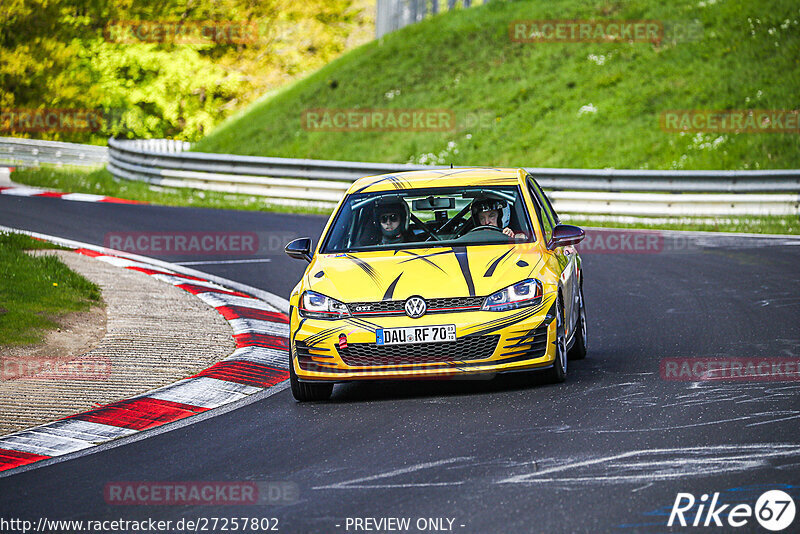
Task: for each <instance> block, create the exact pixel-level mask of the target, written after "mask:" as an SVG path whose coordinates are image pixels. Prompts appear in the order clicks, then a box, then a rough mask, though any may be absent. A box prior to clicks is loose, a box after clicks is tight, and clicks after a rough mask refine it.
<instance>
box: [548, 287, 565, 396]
mask: <svg viewBox="0 0 800 534" xmlns="http://www.w3.org/2000/svg"><path fill="white" fill-rule="evenodd" d="M555 321H556V340H555V341H554V342H553V344H554V345H555V346H556V359H555V360H554V361H553V367H551V368H550V369H548V370H547V373H548V376H547V378H548V381H549V382H552V383H558V382H563V381H564V380H566V378H567V331H566V321H565V318H564V305H563V304H562V303H561V296H559V298H558V299H557V300H556V319H555Z"/></svg>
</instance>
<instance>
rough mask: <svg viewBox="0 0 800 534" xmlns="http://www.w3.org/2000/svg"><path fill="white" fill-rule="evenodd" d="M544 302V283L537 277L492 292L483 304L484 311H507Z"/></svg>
mask: <svg viewBox="0 0 800 534" xmlns="http://www.w3.org/2000/svg"><path fill="white" fill-rule="evenodd" d="M540 302H542V283H541V282H540V281H539V280H536V279H535V278H530V279H528V280H523V281H522V282H518V283H516V284H514V285H511V286H508V287H507V288H505V289H501V290H500V291H498V292H497V293H492V294H491V295H489V296H488V297H486V300H485V301H484V303H483V306H481V310H484V311H506V310H515V309H517V308H522V307H523V306H534V305H536V304H539V303H540Z"/></svg>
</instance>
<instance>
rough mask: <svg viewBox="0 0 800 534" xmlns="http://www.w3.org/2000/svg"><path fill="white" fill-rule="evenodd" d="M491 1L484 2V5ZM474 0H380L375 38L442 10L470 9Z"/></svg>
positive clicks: (485, 0)
mask: <svg viewBox="0 0 800 534" xmlns="http://www.w3.org/2000/svg"><path fill="white" fill-rule="evenodd" d="M488 2H489V0H483V2H482V3H483V4H486V3H488ZM472 3H473V2H472V0H459V1H458V2H457V1H456V0H441V1H440V0H378V1H377V3H376V6H375V38H376V39H380V38H381V37H383V36H384V35H386V34H387V33H390V32H393V31H395V30H399V29H400V28H402V27H404V26H408V25H409V24H414V23H416V22H419V21H421V20H422V19H424V18H425V17H426V16H427V14H428V13H430V14H431V15H436V14H437V13H439V11H440V10H444V11H452V10H453V9H455V8H456V5H457V4H460V5H461V7H463V8H469V7H470V6H471V5H472Z"/></svg>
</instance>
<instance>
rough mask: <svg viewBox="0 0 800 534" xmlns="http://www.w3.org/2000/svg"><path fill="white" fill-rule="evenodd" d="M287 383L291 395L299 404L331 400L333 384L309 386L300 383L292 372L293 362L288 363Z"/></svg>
mask: <svg viewBox="0 0 800 534" xmlns="http://www.w3.org/2000/svg"><path fill="white" fill-rule="evenodd" d="M289 383H290V384H291V386H292V395H293V396H294V398H295V399H296V400H298V401H300V402H307V401H326V400H328V399H330V398H331V394H332V393H333V384H310V383H308V382H300V380H298V379H297V375H296V374H295V372H294V362H291V361H290V362H289Z"/></svg>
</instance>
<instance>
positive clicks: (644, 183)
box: [108, 139, 800, 216]
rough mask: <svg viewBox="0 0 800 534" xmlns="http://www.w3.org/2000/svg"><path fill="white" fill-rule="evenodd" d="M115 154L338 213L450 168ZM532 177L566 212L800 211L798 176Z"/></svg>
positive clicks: (168, 152) (175, 180) (172, 183)
mask: <svg viewBox="0 0 800 534" xmlns="http://www.w3.org/2000/svg"><path fill="white" fill-rule="evenodd" d="M109 147H110V150H109V165H108V169H109V170H110V171H111V172H112V173H113V174H114V175H115V176H117V177H120V178H126V179H131V180H143V181H147V182H150V183H153V184H158V185H163V186H168V187H192V188H197V189H206V190H212V191H224V192H233V193H243V194H250V195H259V196H265V197H270V198H271V201H272V202H277V203H282V204H294V205H306V206H324V207H332V206H333V205H335V203H336V202H338V200H339V199H340V198H341V197H342V195H343V194H344V192H345V191H346V190H347V188H348V187H349V185H350V183H351V182H352V181H353V180H355V179H357V178H360V177H362V176H369V175H374V174H385V173H394V172H403V171H412V170H424V169H428V170H430V169H442V168H448V167H442V166H439V167H436V166H428V165H410V164H391V163H365V162H353V161H329V160H313V159H289V158H266V157H255V156H237V155H230V154H207V153H201V152H184V150H186V149H187V148H188V145H187V144H185V143H181V142H169V141H166V142H165V141H164V140H148V141H124V140H115V139H110V140H109ZM526 170H528V171H529V172H530V173H531V174H533V175H534V176H535V177H536V179H537V181H538V182H539V183H540V184H541V185H542V187H544V188H545V189H548V190H549V194H550V197H551V198H552V199H553V202H554V203H555V207H556V209H557V210H558V211H559V212H563V213H582V214H609V215H657V216H658V215H660V216H718V215H736V216H738V215H790V214H796V213H798V212H800V197H798V193H800V170H765V171H658V170H616V169H604V170H593V169H548V168H536V167H527V168H526ZM645 192H647V193H645ZM667 193H672V194H667ZM675 193H681V194H675ZM699 193H715V194H699ZM734 193H735V194H734ZM742 193H760V194H742ZM767 193H771V194H767ZM781 193H782V194H781Z"/></svg>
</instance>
